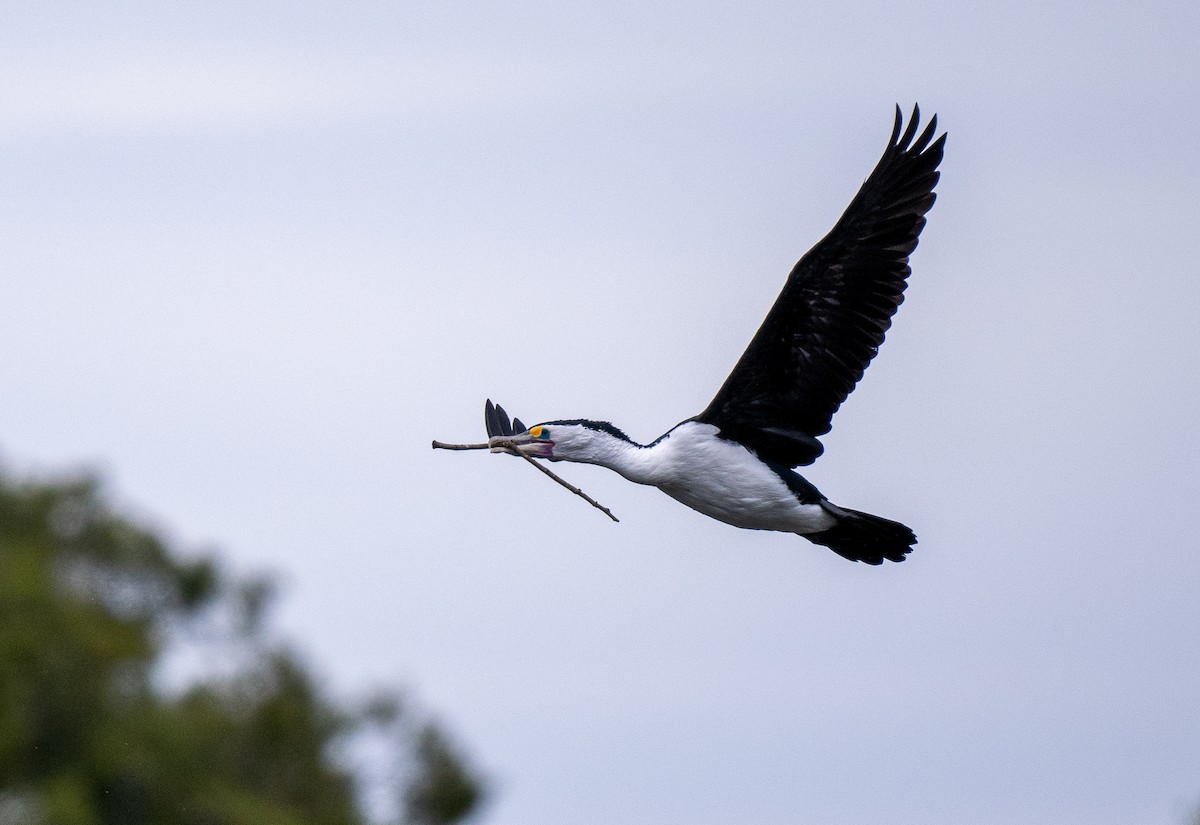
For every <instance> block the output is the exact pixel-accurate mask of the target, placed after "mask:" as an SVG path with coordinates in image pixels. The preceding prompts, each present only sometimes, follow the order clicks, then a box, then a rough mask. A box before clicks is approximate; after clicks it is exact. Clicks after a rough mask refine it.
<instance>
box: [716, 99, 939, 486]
mask: <svg viewBox="0 0 1200 825" xmlns="http://www.w3.org/2000/svg"><path fill="white" fill-rule="evenodd" d="M919 120H920V110H919V109H917V108H916V107H914V108H913V115H912V118H911V120H910V121H909V123H908V127H907V128H906V129H905V130H904V134H903V135H901V133H900V129H901V125H902V121H903V118H902V117H901V114H900V107H899V106H897V107H896V125H895V127H894V128H893V130H892V137H891V139H890V140H889V142H888V147H887V149H886V150H885V151H884V153H883V157H882V158H881V159H880V160H879V163H878V165H876V167H875V170H874V171H873V172H872V173H871V175H870V177H868V178H867V180H866V182H865V183H864V184H863V185H862V188H861V189H860V190H859V191H858V194H857V195H855V197H854V200H853V201H851V202H850V206H849V207H848V208H847V209H846V212H845V213H844V214H843V215H842V217H841V219H839V220H838V222H837V224H836V225H835V226H834V228H833V230H832V231H831V232H830V233H829V234H828V235H826V236H825V238H824V239H822V240H821V242H820V243H818V244H817V245H816V246H814V247H813V248H812V249H811V250H810V251H809V252H808V254H806V255H805V256H804V257H803V258H801V259H800V262H799V263H797V264H796V266H795V268H794V269H793V270H792V273H791V274H790V275H789V276H788V280H787V283H786V284H785V285H784V287H783V291H782V292H781V293H780V294H779V297H778V298H777V299H776V301H775V305H774V306H773V307H772V308H771V311H770V312H769V313H768V314H767V317H766V320H764V321H763V323H762V326H761V327H759V330H758V333H757V334H756V335H755V336H754V338H753V339H752V340H751V341H750V345H749V346H748V347H747V348H746V351H745V353H743V354H742V357H741V359H740V360H739V361H738V362H737V365H736V366H735V367H734V368H733V372H732V373H730V374H729V377H728V378H727V379H725V383H724V385H722V387H721V389H720V390H719V391H718V392H717V395H716V397H715V398H713V400H712V403H710V404H709V405H708V408H707V409H706V410H705V411H704V412H702V413H701V414H700V415H699V416H697V420H699V421H702V422H706V423H709V424H713V425H715V426H717V427H719V428H720V430H721V434H722V436H724V437H727V438H731V439H734V440H736V441H738V442H740V443H742V444H745V445H746V446H748V447H750V448H751V449H753V450H755V451H756V452H758V453H759V455H760V456H762V457H764V458H769V459H771V460H773V461H778V462H780V463H782V464H786V465H788V466H790V467H794V466H797V465H800V464H811V463H812V462H813V461H814V460H816V458H817V456H819V455H820V454H821V452H822V450H823V449H824V448H823V447H822V446H821V443H820V442H819V441H818V440H817V436H820V435H824V434H825V433H827V432H829V429H830V420H831V419H832V418H833V414H834V413H835V412H836V411H837V409H838V407H839V406H841V403H842V402H843V401H845V400H846V396H848V395H849V394H850V391H851V390H853V389H854V385H855V384H857V383H858V380H859V379H860V378H862V375H863V371H864V370H865V369H866V368H867V365H868V364H869V363H871V359H872V358H874V357H875V353H876V352H878V351H879V345H880V344H882V343H883V337H884V333H885V332H886V331H887V329H888V327H889V326H891V319H892V316H893V315H894V314H895V312H896V308H897V307H899V306H900V303H901V301H903V300H904V288H905V286H906V279H907V278H908V275H909V273H910V272H911V271H912V270H911V269H910V268H909V265H908V256H909V255H910V254H911V253H912V251H913V250H914V249H915V248H916V246H917V236H918V235H920V234H921V229H922V227H924V226H925V213H926V212H928V211H929V208H930V207H931V206H933V201H934V198H935V197H936V196H935V195H934V194H933V187H934V185H935V184H936V183H937V181H938V171H937V167H938V164H939V163H941V160H942V151H943V148H944V146H945V142H946V135H945V134H943V135H942V136H941V137H939V138H938V139H937V140H933V135H934V132H935V131H936V130H937V116H936V115H935V116H934V117H933V118H932V119H931V120H930V121H929V125H928V126H927V127H926V128H925V131H923V132H922V133H921V135H920V137H916V139H915V140H914V137H915V136H916V134H917V123H918V121H919ZM931 141H932V142H931Z"/></svg>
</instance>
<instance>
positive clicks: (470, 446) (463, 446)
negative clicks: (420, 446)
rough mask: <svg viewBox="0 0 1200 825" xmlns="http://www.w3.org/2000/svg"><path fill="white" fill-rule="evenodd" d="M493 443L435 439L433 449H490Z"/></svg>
mask: <svg viewBox="0 0 1200 825" xmlns="http://www.w3.org/2000/svg"><path fill="white" fill-rule="evenodd" d="M491 448H492V445H491V444H446V443H444V442H442V441H434V442H433V449H435V450H490V449H491Z"/></svg>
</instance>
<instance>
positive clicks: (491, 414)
mask: <svg viewBox="0 0 1200 825" xmlns="http://www.w3.org/2000/svg"><path fill="white" fill-rule="evenodd" d="M483 425H484V426H485V427H486V428H487V434H488V438H496V437H498V436H511V435H516V434H517V433H523V432H525V425H524V424H522V423H521V419H519V418H514V419H512V420H511V421H510V420H509V418H508V413H506V412H505V411H504V408H503V407H501V406H500V405H499V404H493V403H492V399H490V398H489V399H488V400H487V403H485V404H484V405H483Z"/></svg>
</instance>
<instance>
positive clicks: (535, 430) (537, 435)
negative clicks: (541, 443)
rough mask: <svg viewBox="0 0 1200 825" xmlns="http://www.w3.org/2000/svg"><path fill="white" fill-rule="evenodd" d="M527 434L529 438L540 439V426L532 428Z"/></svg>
mask: <svg viewBox="0 0 1200 825" xmlns="http://www.w3.org/2000/svg"><path fill="white" fill-rule="evenodd" d="M529 434H530V435H531V436H533V437H534V438H541V437H542V428H541V425H539V426H537V427H534V428H533V429H531V430H530V431H529Z"/></svg>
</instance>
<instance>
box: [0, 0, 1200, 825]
mask: <svg viewBox="0 0 1200 825" xmlns="http://www.w3.org/2000/svg"><path fill="white" fill-rule="evenodd" d="M644 5H646V4H642V3H621V2H617V3H606V4H604V5H602V6H595V7H590V8H589V7H584V6H571V7H566V6H564V4H561V3H540V4H534V3H520V4H478V3H446V2H440V3H428V4H414V3H388V4H384V3H374V4H344V5H337V6H332V5H327V4H316V3H313V4H294V3H289V4H283V3H267V2H241V3H236V4H234V3H209V4H204V5H203V6H196V7H195V8H193V9H191V10H187V9H179V8H174V7H172V8H164V7H163V6H162V5H161V4H157V3H125V4H121V5H120V6H119V7H114V6H113V5H111V4H95V5H89V4H86V3H70V4H60V5H54V4H37V5H34V4H23V5H16V4H8V5H5V6H2V7H0V73H2V75H3V77H4V81H5V82H4V83H3V84H0V149H2V151H3V157H4V162H3V164H0V193H2V195H0V208H2V209H3V225H4V227H5V230H4V231H3V232H2V233H0V258H2V260H3V261H4V275H5V277H4V284H5V288H4V291H3V300H0V353H3V355H2V357H0V387H3V389H4V395H5V398H6V403H5V404H4V405H3V408H2V409H0V450H2V451H3V455H4V457H5V461H6V462H7V463H8V464H9V465H10V466H15V467H18V468H43V469H47V468H54V469H58V468H67V467H77V466H81V465H83V466H93V467H98V468H100V469H101V470H102V471H103V472H104V473H105V474H106V476H107V477H108V478H109V479H110V480H111V482H112V485H113V489H114V492H115V493H116V494H117V495H118V496H119V497H120V498H121V499H122V500H124V501H127V502H129V503H130V504H131V506H134V507H136V508H138V509H139V510H141V511H143V512H146V513H148V514H150V515H151V516H152V517H153V518H154V519H156V520H158V521H160V522H161V523H162V524H164V525H166V526H167V527H168V528H169V529H170V530H171V531H172V533H173V534H174V535H176V536H177V537H178V538H179V539H180V541H182V542H185V543H188V544H191V545H197V546H209V545H215V546H218V547H219V548H221V550H222V552H223V553H224V554H225V555H226V556H227V557H228V558H229V559H230V560H231V561H232V562H233V563H234V564H236V565H237V566H238V567H239V569H243V570H257V569H263V568H267V569H273V570H276V571H279V572H281V573H282V575H283V576H284V578H285V581H286V582H287V590H286V596H285V599H284V602H283V604H282V605H281V609H280V611H279V616H278V620H279V624H280V626H281V628H282V629H283V630H284V631H285V632H287V633H290V634H292V635H294V636H296V637H298V638H301V639H302V640H303V642H304V645H305V647H306V649H307V650H308V651H309V653H310V655H311V657H312V659H313V661H314V662H316V663H317V665H318V667H319V668H320V669H321V670H322V671H323V672H325V673H327V674H328V675H329V676H330V678H331V679H332V681H333V682H334V683H335V684H336V685H337V686H338V687H339V688H340V689H342V690H346V691H353V690H356V689H358V688H361V687H364V686H367V685H370V684H373V683H379V682H400V683H403V684H405V685H408V686H410V687H411V688H412V689H413V690H414V691H415V693H416V694H417V695H418V696H420V697H421V699H422V701H424V702H425V703H426V704H428V705H429V706H431V707H432V708H434V709H435V710H436V711H437V712H439V713H440V714H442V715H443V716H444V717H445V719H446V720H447V721H448V722H449V723H450V724H451V725H452V726H453V727H454V728H455V729H456V730H458V731H459V732H460V733H461V735H462V737H463V739H464V741H466V742H467V743H468V744H469V745H470V746H471V748H472V752H473V753H474V754H475V755H476V757H477V758H478V760H479V761H480V762H481V763H482V764H483V765H484V766H485V767H486V768H487V769H488V770H489V771H490V772H491V773H492V775H493V776H494V777H495V778H496V781H497V790H498V793H497V797H496V801H495V804H494V806H493V807H492V808H491V809H489V811H488V812H487V815H486V816H485V817H484V821H486V822H488V823H494V824H495V825H518V823H519V825H538V823H547V824H549V823H555V824H556V825H558V824H560V823H581V825H590V823H596V825H607V824H608V823H614V824H615V823H620V824H621V825H640V824H641V823H645V825H652V824H653V825H661V823H667V822H680V823H689V825H693V824H694V825H725V823H730V822H753V823H761V824H762V825H768V824H769V823H822V825H836V824H837V823H847V824H849V823H854V825H859V823H863V822H871V823H873V824H874V825H907V824H908V823H914V822H920V823H922V825H940V823H946V825H950V824H951V823H952V824H953V825H976V824H977V825H999V823H1005V824H1007V823H1014V822H1020V823H1047V825H1049V824H1050V823H1053V824H1054V825H1071V824H1072V823H1079V825H1084V823H1086V825H1107V824H1108V823H1111V824H1112V825H1118V823H1119V824H1120V825H1129V824H1130V823H1147V824H1149V823H1174V822H1178V821H1180V819H1181V818H1182V816H1183V812H1184V811H1185V810H1186V809H1187V808H1188V806H1190V805H1191V804H1193V803H1194V802H1195V801H1197V800H1198V799H1200V704H1198V703H1197V702H1196V700H1195V693H1196V685H1197V684H1200V645H1198V642H1197V639H1198V638H1200V599H1197V592H1198V584H1200V539H1198V538H1197V537H1198V536H1200V510H1198V508H1197V507H1196V505H1195V498H1196V493H1197V483H1196V480H1195V467H1196V464H1197V460H1198V459H1200V449H1198V448H1197V441H1196V437H1195V432H1194V430H1195V426H1196V424H1197V421H1200V395H1198V393H1197V387H1196V376H1197V374H1200V355H1198V345H1200V323H1198V322H1197V317H1198V313H1200V286H1198V285H1197V277H1196V264H1195V249H1194V247H1195V243H1194V240H1193V239H1194V235H1195V227H1196V224H1197V220H1198V219H1200V195H1197V193H1198V192H1200V152H1198V151H1197V146H1198V145H1200V144H1198V143H1197V137H1196V135H1197V132H1198V130H1200V94H1197V78H1200V50H1197V48H1196V44H1197V43H1198V42H1200V7H1197V6H1196V5H1195V4H1194V3H1184V2H1179V3H1144V2H1143V3H1136V4H1135V3H1125V4H1115V3H1098V4H1088V5H1085V4H1067V3H1044V2H1036V3H1035V2H1017V3H1007V4H1002V5H1000V4H966V3H954V4H951V3H931V2H927V3H917V4H911V3H910V4H903V5H895V6H891V5H884V4H877V3H853V2H851V3H837V4H825V5H823V6H821V7H817V6H809V5H806V4H795V3H780V4H772V3H743V4H738V5H737V6H736V7H729V8H725V7H723V6H720V5H717V4H696V3H665V4H663V3H660V4H653V5H652V7H650V8H644V7H643V6H644ZM481 6H484V7H483V8H481ZM914 101H916V102H919V103H920V104H921V106H922V110H923V112H925V113H926V114H927V115H929V114H932V113H934V112H936V113H937V114H938V115H939V122H940V123H941V124H942V126H943V127H944V128H945V129H947V130H949V132H950V138H949V142H948V146H947V152H946V159H945V162H944V163H943V166H942V171H943V177H942V182H941V184H940V185H939V190H938V191H939V195H940V198H939V201H938V203H937V205H936V206H935V207H934V209H933V211H932V213H931V215H930V222H929V225H928V227H927V228H926V231H925V233H924V235H923V237H922V242H921V246H920V247H919V248H918V250H917V252H916V254H915V256H914V260H913V269H914V274H913V277H912V279H911V286H910V289H909V292H908V301H907V302H906V303H905V305H904V306H903V307H902V308H901V311H900V313H899V315H898V317H897V320H896V324H895V326H894V327H893V329H892V331H891V332H890V333H889V336H888V341H887V343H886V344H885V345H884V347H883V349H882V351H881V355H880V356H879V358H878V359H877V360H876V362H875V363H874V364H873V365H872V367H871V368H870V370H868V372H867V375H866V378H865V379H864V381H863V383H862V384H861V385H860V386H859V388H858V390H856V392H855V393H854V395H852V396H851V398H850V399H849V401H848V402H847V403H846V405H845V406H844V407H843V409H842V410H841V412H839V413H838V415H837V417H836V418H835V419H834V430H833V433H832V434H831V435H830V436H829V437H828V438H827V439H826V447H827V449H826V454H825V456H824V457H823V458H822V459H821V460H820V461H819V462H818V463H817V464H816V465H815V466H814V467H812V468H810V472H808V473H806V475H807V476H808V477H809V478H810V479H811V480H813V481H814V482H815V483H816V484H817V485H818V486H820V487H821V488H822V490H823V491H824V492H826V493H827V494H828V495H829V496H830V497H831V498H833V499H834V500H835V501H838V502H839V503H842V504H844V505H846V506H850V507H855V508H858V509H864V510H868V511H870V512H876V513H879V514H880V515H884V516H889V517H892V518H896V519H900V520H902V521H905V522H906V523H908V524H911V525H912V526H913V527H914V528H915V529H916V531H917V533H918V535H919V537H920V540H921V543H920V544H919V545H918V547H917V550H916V552H915V553H914V554H913V555H912V556H911V557H910V560H909V561H907V562H906V563H904V564H902V565H889V566H886V567H883V568H878V569H877V568H869V567H866V566H863V565H854V564H850V563H847V562H845V561H843V560H842V559H839V558H837V557H836V556H834V555H833V554H831V553H829V552H827V551H824V550H821V549H820V548H816V547H813V546H812V545H810V544H808V543H807V542H805V541H803V540H801V539H798V538H795V537H789V536H784V535H774V534H760V533H749V532H741V531H737V530H735V529H733V528H730V527H727V526H725V525H722V524H719V523H717V522H715V521H711V520H708V519H705V518H703V517H702V516H700V515H698V514H696V513H694V512H692V511H689V510H687V509H685V508H683V507H681V506H680V505H678V504H676V503H675V502H673V501H671V500H670V499H668V498H666V497H665V496H662V495H661V494H659V493H657V492H655V491H653V490H651V489H648V488H639V487H635V486H632V485H629V484H628V483H627V482H624V481H623V480H621V479H620V478H618V477H617V476H615V475H612V474H609V473H606V472H605V471H603V470H600V469H597V468H592V467H574V466H567V467H561V465H560V469H562V470H563V474H564V475H565V476H566V477H567V478H568V479H570V480H572V481H574V482H575V483H577V484H580V485H581V486H583V487H584V488H585V489H586V490H588V492H590V493H591V494H593V495H594V496H595V497H596V498H598V499H599V500H600V501H602V502H603V503H604V504H606V505H608V506H609V507H611V508H612V509H613V510H614V512H616V514H617V515H618V516H619V517H621V519H622V522H621V524H619V525H614V524H611V523H610V522H608V520H607V519H605V518H604V517H603V516H602V515H601V514H599V513H597V512H595V511H593V510H592V509H591V508H589V507H587V506H586V505H585V504H584V503H582V502H581V501H579V500H577V499H574V498H573V497H571V496H569V495H568V494H566V493H565V492H564V491H562V490H560V489H558V488H556V487H555V486H554V485H552V484H550V483H549V482H547V481H546V479H544V478H541V477H539V476H538V475H537V474H535V473H533V472H531V471H530V470H529V468H527V467H523V466H522V465H521V463H519V462H516V461H513V460H511V459H506V458H504V457H492V456H485V455H482V454H446V453H434V452H432V451H431V450H430V449H429V441H430V440H431V439H432V438H441V439H444V440H475V439H478V438H479V437H480V436H481V435H482V427H483V424H482V412H481V410H482V405H483V400H484V398H486V397H488V396H490V397H492V398H494V399H496V400H497V401H499V402H501V403H503V404H504V405H505V406H506V407H507V408H508V409H509V410H510V411H511V412H513V413H515V414H517V415H520V416H521V417H522V418H523V419H525V420H526V421H527V422H531V421H534V420H544V419H550V418H562V417H576V416H587V417H591V418H605V419H611V420H612V421H614V422H615V423H617V424H618V425H619V426H622V427H623V428H625V429H626V430H627V431H628V432H629V433H630V434H631V435H632V436H634V437H635V438H643V439H650V438H653V437H655V436H657V435H658V434H659V433H661V432H662V431H664V430H666V429H667V428H668V427H670V426H671V425H673V424H674V423H676V422H677V421H678V420H680V419H682V418H685V417H687V416H689V415H692V414H694V413H696V412H697V411H699V410H700V409H701V408H702V407H703V406H704V405H705V404H706V403H707V401H708V399H709V398H710V397H711V395H712V394H713V393H714V392H715V391H716V389H717V387H718V385H719V384H720V382H721V380H722V379H723V378H724V376H725V375H726V373H727V372H728V370H729V368H730V367H731V366H732V365H733V363H734V361H735V360H736V358H737V356H738V355H739V354H740V353H741V350H742V348H743V347H744V346H745V344H746V342H747V341H748V340H749V338H750V336H751V334H752V333H753V331H754V330H755V328H756V327H757V325H758V323H759V321H760V320H761V319H762V316H763V315H764V314H765V313H766V310H767V308H768V307H769V306H770V304H771V302H772V301H773V300H774V297H775V295H776V293H777V292H778V290H779V288H780V286H781V285H782V283H783V279H784V277H785V275H786V273H787V271H788V269H789V268H790V266H791V265H792V263H793V262H794V261H795V259H796V258H798V257H799V256H800V255H801V254H802V253H803V252H804V251H805V250H807V249H808V247H809V246H811V245H812V244H813V243H814V242H815V241H816V240H818V239H819V238H820V237H821V236H822V235H823V234H824V233H825V232H826V231H827V230H828V229H829V228H830V226H832V224H833V222H834V220H836V218H837V216H838V215H839V214H840V213H841V211H842V209H843V208H844V207H845V206H846V204H847V203H848V202H849V199H850V198H851V196H852V195H853V194H854V192H855V190H856V189H857V187H858V185H859V183H860V182H861V181H862V179H863V178H864V177H865V176H866V175H867V173H868V172H869V171H870V169H871V167H872V165H873V164H874V163H875V161H876V159H877V158H878V156H879V154H880V152H881V151H882V148H883V146H884V143H885V141H886V139H887V136H888V133H889V130H890V127H891V118H892V107H893V105H894V104H896V103H899V104H901V106H903V107H905V108H906V109H907V108H908V107H909V106H911V104H912V103H913V102H914Z"/></svg>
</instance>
